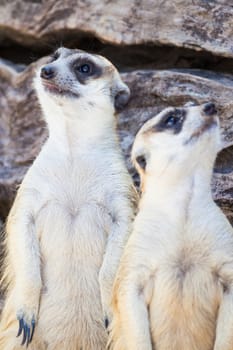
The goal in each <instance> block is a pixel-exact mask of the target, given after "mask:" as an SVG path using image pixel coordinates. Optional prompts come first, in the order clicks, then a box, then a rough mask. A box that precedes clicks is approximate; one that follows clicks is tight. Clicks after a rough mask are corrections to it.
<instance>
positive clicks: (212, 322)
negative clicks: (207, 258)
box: [150, 258, 220, 350]
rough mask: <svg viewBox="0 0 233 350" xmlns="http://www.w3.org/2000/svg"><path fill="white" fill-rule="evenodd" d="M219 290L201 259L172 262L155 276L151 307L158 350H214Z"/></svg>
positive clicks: (153, 334)
mask: <svg viewBox="0 0 233 350" xmlns="http://www.w3.org/2000/svg"><path fill="white" fill-rule="evenodd" d="M219 300H220V288H219V286H218V285H217V281H216V278H215V277H214V275H213V274H212V272H211V270H210V269H209V268H207V265H205V264H204V263H203V264H202V262H201V258H200V259H197V260H196V261H194V260H192V259H190V260H189V259H184V261H183V262H181V260H180V259H177V260H176V259H174V260H173V259H172V258H170V259H169V262H168V263H164V264H161V265H160V268H159V270H158V272H157V273H156V280H155V286H154V293H153V298H152V302H151V304H150V318H151V332H152V338H153V340H154V347H155V349H156V350H166V349H171V350H187V349H189V350H212V349H213V345H214V338H215V328H216V317H217V310H218V305H219Z"/></svg>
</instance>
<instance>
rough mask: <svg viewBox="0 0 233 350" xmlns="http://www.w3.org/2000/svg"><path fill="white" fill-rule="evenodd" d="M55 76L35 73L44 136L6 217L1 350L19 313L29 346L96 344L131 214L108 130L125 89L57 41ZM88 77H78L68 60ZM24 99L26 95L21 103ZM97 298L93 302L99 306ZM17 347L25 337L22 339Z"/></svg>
mask: <svg viewBox="0 0 233 350" xmlns="http://www.w3.org/2000/svg"><path fill="white" fill-rule="evenodd" d="M59 55H60V56H59V58H58V59H56V60H55V61H54V62H52V63H50V65H52V66H53V67H55V68H56V70H57V71H58V74H57V76H56V78H55V83H56V84H57V86H59V87H60V89H61V91H62V89H63V88H64V87H65V88H66V90H67V89H68V90H69V89H70V90H71V91H72V92H75V93H77V94H79V95H80V96H79V97H77V98H76V97H69V96H63V95H60V94H59V93H58V94H54V93H52V92H49V91H48V90H46V89H45V87H44V85H43V83H42V79H41V78H40V76H39V74H40V71H38V74H37V77H36V79H35V86H36V91H37V95H38V97H39V100H40V103H41V106H42V110H43V112H44V116H45V120H46V121H47V124H48V128H49V138H48V140H47V141H46V143H45V145H44V146H43V148H42V150H41V152H40V154H39V155H38V157H37V158H36V160H35V161H34V163H33V165H32V166H31V168H30V169H29V171H28V172H27V174H26V176H25V178H24V180H23V182H22V184H21V186H20V188H19V191H18V194H17V197H16V200H15V202H14V205H13V208H12V209H11V212H10V215H9V218H8V220H7V226H6V250H7V257H6V263H5V282H4V283H5V284H6V285H7V286H8V288H7V295H6V303H5V307H4V310H3V314H2V319H1V323H0V349H1V350H18V349H22V348H23V347H21V346H20V344H21V342H22V335H21V336H20V337H18V338H17V337H16V335H17V332H18V320H17V318H18V317H24V320H25V322H27V323H28V324H29V325H30V323H31V320H32V318H35V320H36V327H35V333H34V336H33V339H32V342H31V343H30V344H29V347H28V349H29V350H45V349H47V350H102V349H104V348H105V345H106V341H107V332H106V330H105V329H104V318H105V317H111V310H110V295H111V289H112V285H113V279H114V277H115V272H116V269H117V266H118V263H119V259H120V256H121V254H122V249H123V246H124V244H125V242H126V240H127V237H128V234H129V232H130V224H131V221H132V218H133V203H132V202H133V197H134V194H133V185H132V182H131V179H130V176H129V174H128V172H127V170H126V167H125V164H124V161H123V157H122V154H121V150H120V147H119V144H118V139H117V135H116V128H115V124H116V116H115V111H114V106H113V105H114V97H115V95H116V93H117V92H119V91H120V92H121V93H122V92H123V93H126V94H129V90H128V88H127V87H126V85H125V84H124V83H123V82H122V80H121V78H120V76H119V74H118V72H117V70H116V69H115V68H114V67H113V66H112V64H111V63H110V62H109V61H107V60H106V59H104V58H103V57H101V56H97V55H90V54H87V53H85V52H81V51H72V50H68V49H65V48H61V49H59ZM80 57H81V59H82V60H83V62H85V59H86V58H87V59H88V60H91V61H92V62H94V64H97V65H98V66H99V67H101V68H102V69H103V71H102V73H101V75H100V76H98V77H97V78H95V77H94V78H90V79H87V81H86V82H85V84H81V83H80V82H79V81H77V79H76V77H75V75H74V73H73V71H72V68H71V67H72V64H73V62H75V61H77V60H79V58H80ZM25 103H26V102H25ZM101 300H102V305H101ZM24 348H25V346H24Z"/></svg>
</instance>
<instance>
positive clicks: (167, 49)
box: [0, 32, 233, 73]
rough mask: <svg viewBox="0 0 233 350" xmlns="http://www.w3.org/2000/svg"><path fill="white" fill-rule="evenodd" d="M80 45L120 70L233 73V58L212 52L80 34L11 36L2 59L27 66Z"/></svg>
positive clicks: (0, 52)
mask: <svg viewBox="0 0 233 350" xmlns="http://www.w3.org/2000/svg"><path fill="white" fill-rule="evenodd" d="M61 45H63V46H66V47H69V48H80V49H83V50H87V51H90V52H93V53H98V54H101V55H104V56H106V57H107V58H109V59H110V60H111V61H112V62H113V63H114V64H115V65H116V67H117V68H118V69H119V70H120V71H122V72H123V71H131V70H135V69H172V68H192V69H205V70H212V71H215V72H223V73H232V71H233V59H231V58H224V57H220V56H215V55H212V54H211V53H209V52H204V51H195V50H191V49H187V48H177V47H172V46H166V45H165V46H155V45H148V44H147V45H126V46H118V45H110V44H107V43H103V42H101V41H100V40H98V39H96V38H95V37H93V36H88V35H85V36H83V35H81V34H80V37H79V36H77V33H76V34H75V35H74V34H72V33H71V32H67V33H65V32H62V33H60V34H59V33H57V35H54V36H53V38H47V39H44V40H39V39H38V40H37V41H34V42H33V43H31V44H30V45H28V44H27V45H25V46H24V45H23V44H19V43H16V42H14V41H13V40H12V39H7V40H6V39H5V40H2V41H1V43H0V58H2V59H5V60H8V61H10V62H13V63H14V64H20V65H21V68H22V67H23V66H22V65H28V64H30V63H31V62H33V61H35V60H37V59H39V58H40V57H43V56H46V55H49V54H50V53H51V52H53V51H54V50H55V49H56V48H57V47H59V46H61Z"/></svg>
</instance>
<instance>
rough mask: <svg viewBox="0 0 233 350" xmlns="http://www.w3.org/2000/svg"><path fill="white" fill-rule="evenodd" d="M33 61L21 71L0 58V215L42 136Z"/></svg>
mask: <svg viewBox="0 0 233 350" xmlns="http://www.w3.org/2000/svg"><path fill="white" fill-rule="evenodd" d="M35 67H36V64H32V65H30V66H29V67H28V68H27V69H25V70H24V71H23V72H22V73H18V72H17V70H18V67H15V68H14V66H12V65H8V63H5V62H3V61H0V81H1V84H0V110H1V115H0V165H1V166H0V217H2V218H5V217H6V215H7V213H8V211H9V209H10V206H11V204H12V201H13V198H14V196H15V191H16V185H18V184H19V183H20V181H21V180H22V178H23V175H24V174H25V171H26V170H27V168H28V166H29V165H30V164H31V162H32V160H33V159H34V158H35V155H36V154H37V153H38V150H39V149H40V145H41V144H42V142H43V140H44V138H45V129H44V126H45V125H44V122H43V121H42V120H41V112H40V108H39V106H38V102H37V98H36V96H35V93H34V92H33V89H32V79H33V77H34V72H35Z"/></svg>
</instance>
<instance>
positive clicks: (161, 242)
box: [110, 106, 233, 350]
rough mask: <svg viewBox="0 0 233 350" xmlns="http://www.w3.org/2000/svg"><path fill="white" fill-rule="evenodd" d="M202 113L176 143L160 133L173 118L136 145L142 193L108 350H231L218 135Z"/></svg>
mask: <svg viewBox="0 0 233 350" xmlns="http://www.w3.org/2000/svg"><path fill="white" fill-rule="evenodd" d="M203 108H204V107H203V106H197V107H188V108H184V110H185V112H186V118H185V120H184V124H183V128H182V130H181V131H180V132H179V133H177V134H173V133H172V132H171V130H163V131H161V130H158V129H157V130H156V128H157V125H158V123H159V122H160V121H161V120H162V118H163V117H164V115H165V114H166V113H168V112H169V111H170V113H171V115H172V114H173V111H174V109H172V108H170V109H168V110H165V111H162V112H161V113H160V114H159V115H157V116H156V117H154V118H153V119H151V120H150V121H148V122H147V123H146V124H145V125H144V126H143V127H142V129H141V130H140V132H139V133H138V135H137V136H136V139H135V143H134V146H133V151H132V159H133V161H134V163H135V165H136V167H137V169H138V170H139V172H140V175H141V181H142V185H143V193H142V198H141V200H140V203H139V212H138V215H137V217H136V219H135V223H134V228H133V232H132V234H131V235H130V238H129V241H128V243H127V245H126V248H125V250H124V254H123V257H122V260H121V263H120V267H119V270H118V273H117V278H116V281H115V284H114V294H113V308H114V310H113V311H114V317H113V322H112V325H111V339H110V348H111V349H114V350H151V349H154V350H213V349H214V350H232V349H233V230H232V227H231V225H230V224H229V222H228V220H227V219H226V218H225V216H224V214H223V213H222V212H221V210H220V209H219V208H218V207H217V206H216V204H215V203H214V201H213V199H212V196H211V189H210V180H211V174H212V169H213V164H214V160H215V157H216V154H217V150H218V148H219V145H220V141H219V128H218V120H217V117H216V116H209V117H208V116H206V115H205V114H204V113H203ZM208 118H213V124H211V126H209V127H208V128H205V127H204V125H205V123H206V121H207V119H208ZM141 155H143V156H144V157H145V158H146V160H147V166H146V168H145V171H144V170H143V169H142V168H140V166H139V164H137V161H136V159H137V157H138V156H141Z"/></svg>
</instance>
